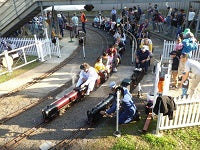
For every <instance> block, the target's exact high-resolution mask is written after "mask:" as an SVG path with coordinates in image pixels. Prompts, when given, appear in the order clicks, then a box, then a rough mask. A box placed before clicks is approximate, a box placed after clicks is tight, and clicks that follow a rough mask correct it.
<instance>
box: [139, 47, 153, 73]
mask: <svg viewBox="0 0 200 150" xmlns="http://www.w3.org/2000/svg"><path fill="white" fill-rule="evenodd" d="M149 60H150V52H149V50H148V46H146V45H144V46H143V47H142V48H141V49H140V50H139V51H137V53H136V59H135V62H136V68H144V71H145V73H147V70H148V66H149Z"/></svg>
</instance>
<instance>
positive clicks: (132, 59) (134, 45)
mask: <svg viewBox="0 0 200 150" xmlns="http://www.w3.org/2000/svg"><path fill="white" fill-rule="evenodd" d="M124 31H125V32H126V34H127V35H130V36H131V38H132V40H133V41H132V57H131V61H132V64H133V63H134V52H135V51H136V50H137V39H136V38H135V36H134V35H133V34H132V33H131V32H130V31H128V30H125V29H124Z"/></svg>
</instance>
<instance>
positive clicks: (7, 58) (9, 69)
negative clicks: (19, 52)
mask: <svg viewBox="0 0 200 150" xmlns="http://www.w3.org/2000/svg"><path fill="white" fill-rule="evenodd" d="M4 56H5V59H6V64H7V68H8V71H9V72H12V65H11V64H10V62H9V56H8V51H7V50H5V51H4Z"/></svg>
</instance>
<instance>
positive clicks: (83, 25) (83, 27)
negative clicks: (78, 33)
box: [82, 22, 86, 33]
mask: <svg viewBox="0 0 200 150" xmlns="http://www.w3.org/2000/svg"><path fill="white" fill-rule="evenodd" d="M82 29H83V32H85V33H86V30H85V22H82Z"/></svg>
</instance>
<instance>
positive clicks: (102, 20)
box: [93, 4, 200, 124]
mask: <svg viewBox="0 0 200 150" xmlns="http://www.w3.org/2000/svg"><path fill="white" fill-rule="evenodd" d="M167 10H168V13H167V15H166V17H164V16H163V15H161V13H160V12H159V8H158V5H157V4H155V5H154V8H153V7H151V4H149V7H148V10H147V16H148V17H147V18H145V17H144V16H145V14H144V13H142V11H141V8H140V7H139V6H138V7H135V6H134V7H133V8H129V9H127V8H126V7H125V8H124V9H123V10H122V12H121V14H120V15H118V14H117V11H116V10H115V8H113V9H112V11H111V16H110V18H109V17H103V16H102V14H99V15H98V16H96V17H95V18H94V20H93V26H94V27H96V28H99V29H102V30H105V31H107V32H109V33H110V34H111V35H113V37H114V40H115V44H114V45H112V46H111V47H110V48H109V49H108V50H106V52H105V53H104V54H103V56H101V57H99V58H98V59H97V63H96V64H95V69H96V71H97V73H100V72H101V71H100V70H104V71H105V72H107V73H109V67H108V66H107V65H106V64H103V62H104V61H103V59H104V58H106V57H108V60H110V57H111V58H112V63H111V64H112V66H113V67H114V68H116V67H115V66H116V65H117V64H118V63H119V62H120V59H121V57H122V56H123V51H125V47H124V46H125V44H126V42H127V41H126V35H125V33H124V30H123V29H126V30H128V31H129V32H131V33H132V34H133V35H135V37H136V38H137V42H138V47H139V48H138V49H137V51H136V53H135V64H136V67H140V68H143V69H144V71H145V73H146V74H147V72H148V67H149V65H150V60H151V58H152V57H153V43H152V40H151V39H150V35H149V33H148V30H147V28H148V26H149V24H150V23H152V26H153V30H155V29H156V28H157V29H158V32H164V29H163V23H164V22H165V23H166V24H168V29H167V32H169V31H170V30H171V27H172V26H175V27H177V32H176V35H175V36H176V45H175V47H174V50H173V51H172V52H170V54H169V55H170V56H171V58H172V61H173V63H172V71H171V73H172V83H171V85H172V88H173V89H175V88H182V95H181V96H182V97H183V96H188V95H189V96H190V97H191V96H196V97H200V82H199V81H200V67H199V66H200V63H199V62H198V61H195V60H192V59H191V56H192V51H195V50H197V49H198V44H197V40H196V38H195V37H194V35H193V33H192V32H191V31H190V29H189V28H186V27H190V28H191V27H192V25H191V23H194V22H192V21H191V20H194V17H195V14H194V13H191V12H194V11H193V10H192V8H190V15H189V18H188V19H189V20H188V24H187V25H186V24H185V22H186V16H185V13H184V10H183V9H180V10H179V11H178V10H177V9H174V10H173V9H172V8H170V7H167ZM120 45H122V49H121V46H120ZM100 68H101V69H100ZM114 68H113V71H115V69H114ZM178 79H179V80H178ZM114 85H115V84H114ZM189 85H190V86H189ZM110 87H111V88H113V89H114V90H116V88H115V86H110ZM188 89H189V90H188ZM122 91H123V92H125V91H126V89H123V90H122ZM187 91H188V92H187ZM123 98H124V95H123ZM129 98H130V97H129ZM127 99H128V98H127ZM127 99H126V100H127ZM126 100H124V99H122V101H123V104H125V103H126V102H125V101H126ZM129 102H130V101H129ZM129 106H131V107H128V108H126V106H125V110H126V111H127V112H126V113H125V112H122V113H120V114H121V116H120V115H119V123H120V124H121V123H128V122H130V121H132V120H133V118H134V117H133V116H135V114H136V113H132V114H131V115H130V112H136V107H135V108H134V103H133V104H130V105H129ZM115 110H116V105H115V104H113V105H112V107H111V108H110V109H109V110H107V111H101V112H100V113H101V114H102V115H107V116H109V115H110V114H112V113H113V112H114V111H115ZM133 110H134V111H133ZM122 114H123V115H122ZM130 116H131V117H130Z"/></svg>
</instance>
